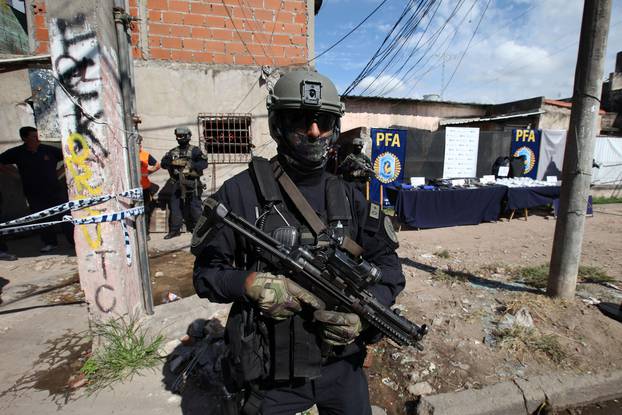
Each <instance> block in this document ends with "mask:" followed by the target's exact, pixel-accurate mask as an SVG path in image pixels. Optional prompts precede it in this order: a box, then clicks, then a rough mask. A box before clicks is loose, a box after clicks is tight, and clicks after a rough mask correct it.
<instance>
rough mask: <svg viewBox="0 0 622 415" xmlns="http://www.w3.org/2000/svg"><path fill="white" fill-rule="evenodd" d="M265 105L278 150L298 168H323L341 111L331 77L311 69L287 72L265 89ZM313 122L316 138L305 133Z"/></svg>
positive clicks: (342, 110) (337, 129) (338, 127)
mask: <svg viewBox="0 0 622 415" xmlns="http://www.w3.org/2000/svg"><path fill="white" fill-rule="evenodd" d="M266 106H267V108H268V124H269V126H270V135H271V136H272V138H273V139H274V140H276V142H277V144H278V151H279V153H282V154H283V155H284V156H285V157H286V159H287V161H288V162H289V163H290V164H292V165H293V166H294V167H296V168H298V169H299V170H302V171H310V170H311V171H313V170H317V169H322V168H324V165H325V164H326V152H327V151H328V147H329V146H330V145H331V144H332V143H334V142H335V141H336V139H337V137H338V136H339V130H340V118H341V116H342V115H343V114H344V112H345V106H344V104H343V103H342V102H341V101H340V98H339V94H338V92H337V88H335V85H334V84H333V83H332V82H331V80H330V79H328V78H327V77H325V76H323V75H321V74H319V73H318V72H316V71H311V70H296V71H292V72H288V73H286V74H284V75H283V76H281V78H280V79H279V80H278V81H277V82H276V84H275V85H274V88H273V89H272V90H271V91H270V92H269V94H268V97H267V99H266ZM314 122H315V123H316V124H317V125H318V127H319V130H320V132H321V133H322V134H321V137H320V138H319V139H312V138H309V137H307V134H306V131H307V129H308V127H310V125H311V124H312V123H314ZM328 132H330V134H327V133H328Z"/></svg>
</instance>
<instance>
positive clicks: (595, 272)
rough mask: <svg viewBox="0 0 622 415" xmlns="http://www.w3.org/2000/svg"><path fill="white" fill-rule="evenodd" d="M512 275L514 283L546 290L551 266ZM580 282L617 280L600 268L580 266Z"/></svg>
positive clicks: (595, 282)
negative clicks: (517, 282)
mask: <svg viewBox="0 0 622 415" xmlns="http://www.w3.org/2000/svg"><path fill="white" fill-rule="evenodd" d="M511 274H512V279H513V280H514V281H519V282H522V283H524V284H527V285H530V286H532V287H535V288H542V289H544V288H546V287H547V283H548V279H549V266H548V265H536V266H530V267H520V268H515V269H513V270H512V271H511ZM578 281H579V282H587V283H593V284H602V283H605V282H614V281H615V280H614V279H613V278H612V277H610V276H609V275H607V273H606V272H605V271H603V270H602V269H601V268H599V267H594V266H590V265H580V266H579V275H578Z"/></svg>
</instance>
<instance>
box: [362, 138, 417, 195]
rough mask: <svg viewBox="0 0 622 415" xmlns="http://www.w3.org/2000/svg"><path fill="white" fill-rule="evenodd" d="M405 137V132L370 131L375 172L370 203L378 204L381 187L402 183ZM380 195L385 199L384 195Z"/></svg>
mask: <svg viewBox="0 0 622 415" xmlns="http://www.w3.org/2000/svg"><path fill="white" fill-rule="evenodd" d="M407 137H408V131H407V130H394V129H387V128H372V129H371V142H372V146H371V162H372V165H373V167H374V172H375V177H374V178H373V179H372V181H371V186H370V192H369V199H370V200H371V201H372V202H375V203H380V193H381V186H386V185H396V184H398V183H401V182H402V181H403V177H404V166H405V162H406V139H407ZM382 193H383V198H384V199H386V193H385V192H384V191H383V192H382ZM382 206H384V203H383V204H382Z"/></svg>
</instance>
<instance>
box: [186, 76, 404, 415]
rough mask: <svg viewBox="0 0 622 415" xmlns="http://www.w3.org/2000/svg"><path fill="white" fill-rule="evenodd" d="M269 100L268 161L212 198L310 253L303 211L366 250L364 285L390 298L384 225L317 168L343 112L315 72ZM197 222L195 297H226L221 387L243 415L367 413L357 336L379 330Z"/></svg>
mask: <svg viewBox="0 0 622 415" xmlns="http://www.w3.org/2000/svg"><path fill="white" fill-rule="evenodd" d="M267 106H268V117H269V126H270V134H271V135H272V137H273V138H274V139H275V140H276V142H277V144H278V148H277V151H278V154H277V156H276V157H274V158H273V159H272V160H266V159H262V158H259V157H254V158H253V160H252V161H251V163H250V165H249V168H248V169H247V170H245V171H243V172H242V173H240V174H238V175H236V176H234V177H233V178H231V179H229V180H227V181H226V182H225V183H224V184H223V185H222V187H221V188H220V190H218V192H217V193H216V194H215V195H214V196H213V197H214V198H215V199H217V200H218V201H219V202H221V203H223V204H224V205H225V206H226V207H227V208H228V209H230V210H231V211H232V212H234V213H236V214H238V215H240V216H242V217H243V218H245V219H246V220H247V221H249V222H251V223H254V224H256V225H257V226H258V227H260V228H261V229H263V231H264V232H266V233H268V234H271V235H273V236H274V237H275V238H277V239H279V240H283V241H288V242H287V243H289V244H294V245H295V244H299V245H303V246H305V247H306V248H308V249H311V250H315V251H318V250H321V249H322V246H323V244H325V243H326V235H325V234H323V233H321V232H319V234H315V233H314V231H313V229H315V227H314V226H313V225H312V224H311V223H309V221H308V220H307V219H306V218H307V217H309V214H308V213H309V212H308V211H309V210H312V211H313V214H316V217H317V216H319V218H320V219H321V220H322V222H324V224H325V225H326V226H327V227H328V228H329V229H331V230H332V231H335V232H342V233H343V234H344V235H349V236H350V237H351V238H352V239H354V240H355V241H356V242H357V243H358V244H360V245H361V246H362V247H363V248H364V253H363V257H364V258H365V259H366V260H368V261H370V262H372V263H374V264H375V265H376V266H377V267H378V268H379V269H380V270H381V272H382V279H381V282H380V283H377V284H375V285H373V286H371V288H370V291H371V292H372V293H373V294H374V295H375V296H376V298H377V299H378V300H379V301H381V302H382V303H383V304H385V305H387V306H388V305H391V304H393V302H394V300H395V297H396V296H397V295H398V294H399V292H400V291H401V290H402V289H403V288H404V284H405V281H404V277H403V274H402V269H401V265H400V262H399V260H398V257H397V255H396V253H395V249H396V248H397V246H398V243H397V237H396V235H395V231H394V230H393V228H392V227H391V222H390V221H389V220H385V218H384V216H383V213H382V212H381V211H380V209H379V207H378V205H369V204H368V203H367V202H366V201H365V199H364V197H363V195H362V194H361V193H360V192H358V191H356V190H355V189H354V188H353V186H352V185H351V184H349V183H346V182H344V181H343V180H342V179H340V178H338V177H337V176H334V175H332V174H330V173H327V172H326V171H325V163H326V153H327V150H328V147H329V145H330V144H331V143H332V142H334V140H336V138H337V136H338V134H339V128H340V118H341V116H342V115H343V113H344V105H343V104H342V103H341V102H340V99H339V95H338V93H337V90H336V88H335V86H334V85H333V83H332V82H331V81H330V80H329V79H328V78H326V77H324V76H322V75H320V74H318V73H317V72H311V71H306V70H298V71H293V72H289V73H287V74H285V75H283V76H282V77H281V78H280V79H279V80H278V81H277V82H276V84H275V86H274V88H273V90H272V91H271V92H270V94H269V96H268V98H267ZM275 171H277V172H280V173H279V174H282V171H284V172H285V173H286V174H287V175H288V176H289V177H290V178H291V180H292V181H293V183H294V184H295V187H296V188H297V189H298V191H299V193H301V194H302V196H303V197H304V199H306V201H307V202H308V205H307V208H301V207H300V206H301V205H304V203H303V204H301V203H300V200H298V202H296V201H294V199H295V196H292V195H293V194H295V193H296V192H294V191H292V190H291V187H289V188H288V186H285V185H283V184H281V183H280V182H277V180H276V178H275V175H274V172H275ZM309 205H310V207H309ZM206 211H207V210H206ZM305 211H306V212H305ZM201 221H203V218H202V219H201ZM205 221H206V223H208V222H207V219H205ZM202 229H203V224H202V222H199V225H197V230H196V231H195V233H194V235H193V242H192V247H193V249H192V252H193V253H194V254H195V255H196V256H197V258H196V261H195V266H194V276H193V280H194V287H195V289H196V292H197V293H198V295H199V296H200V297H204V298H208V299H209V300H210V301H213V302H217V303H231V302H232V303H233V306H232V308H231V311H230V313H229V317H228V320H227V326H226V341H227V346H228V350H229V351H228V355H227V359H226V362H225V363H223V367H224V369H223V370H224V371H225V374H226V377H227V379H228V382H227V383H228V385H227V388H228V389H229V390H230V391H234V390H235V391H240V392H239V394H240V395H242V396H243V401H242V403H240V406H241V408H242V409H241V413H244V414H259V413H260V414H264V415H267V414H269V415H273V414H295V413H297V412H300V411H304V410H306V409H308V408H310V407H311V406H313V405H314V404H316V405H317V407H318V409H319V412H320V414H344V415H367V414H371V407H370V403H369V392H368V386H367V379H366V377H365V374H364V372H363V369H362V364H363V360H364V357H365V350H366V348H365V346H366V343H368V342H369V341H371V339H372V338H373V339H376V340H377V338H378V335H377V333H375V332H372V330H371V329H369V328H367V327H366V325H365V324H362V322H361V320H360V318H359V317H358V315H356V314H352V313H343V312H338V311H329V310H327V309H325V308H324V304H322V302H321V301H320V300H319V299H318V298H317V297H316V296H315V295H314V294H312V293H311V292H309V291H307V290H305V289H304V288H302V287H301V286H299V285H298V284H296V283H295V282H293V281H292V280H290V279H288V278H286V277H285V276H283V275H280V274H279V269H275V268H274V267H272V266H270V265H269V264H268V263H267V262H265V261H263V260H262V259H261V258H262V255H265V253H261V252H259V251H258V250H257V249H256V248H255V247H253V245H252V244H250V243H249V242H248V241H246V240H245V239H244V238H243V237H240V236H238V235H236V234H235V233H234V232H233V231H232V230H231V229H230V228H228V227H224V226H222V225H219V224H217V225H212V228H209V229H208V230H207V231H206V232H202ZM264 257H265V256H264ZM281 272H282V271H281Z"/></svg>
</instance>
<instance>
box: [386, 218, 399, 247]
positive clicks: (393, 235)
mask: <svg viewBox="0 0 622 415" xmlns="http://www.w3.org/2000/svg"><path fill="white" fill-rule="evenodd" d="M384 231H385V232H386V233H387V236H388V237H389V239H390V240H391V241H392V242H395V243H398V240H397V233H395V229H393V223H392V222H391V218H390V217H388V216H385V217H384Z"/></svg>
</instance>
